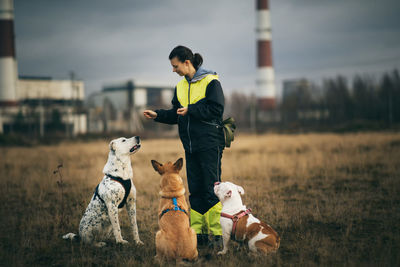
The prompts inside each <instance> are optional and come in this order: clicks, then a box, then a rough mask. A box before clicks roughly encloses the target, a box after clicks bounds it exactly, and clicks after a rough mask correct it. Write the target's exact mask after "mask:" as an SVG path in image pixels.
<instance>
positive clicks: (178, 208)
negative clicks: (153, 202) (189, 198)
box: [160, 197, 187, 219]
mask: <svg viewBox="0 0 400 267" xmlns="http://www.w3.org/2000/svg"><path fill="white" fill-rule="evenodd" d="M172 203H173V204H174V208H173V209H165V210H163V211H162V212H161V214H160V219H161V217H162V216H163V215H164V214H165V213H167V212H168V211H172V210H180V211H182V212H184V213H185V214H187V213H186V210H184V209H182V208H181V207H179V206H178V201H177V200H176V197H174V198H172Z"/></svg>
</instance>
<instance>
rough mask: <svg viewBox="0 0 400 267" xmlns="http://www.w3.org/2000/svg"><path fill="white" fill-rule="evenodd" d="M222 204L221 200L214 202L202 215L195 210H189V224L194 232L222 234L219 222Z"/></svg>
mask: <svg viewBox="0 0 400 267" xmlns="http://www.w3.org/2000/svg"><path fill="white" fill-rule="evenodd" d="M221 210H222V205H221V202H218V203H217V204H215V205H214V206H213V207H212V208H210V209H209V210H208V211H207V212H206V213H204V214H203V215H202V214H200V213H198V212H197V211H195V210H193V209H191V210H190V226H191V227H192V228H193V230H194V231H195V232H196V234H212V235H214V236H216V235H222V228H221V224H220V221H219V220H220V218H221Z"/></svg>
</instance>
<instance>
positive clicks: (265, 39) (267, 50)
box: [253, 0, 280, 122]
mask: <svg viewBox="0 0 400 267" xmlns="http://www.w3.org/2000/svg"><path fill="white" fill-rule="evenodd" d="M256 8H257V15H256V19H257V23H256V24H257V25H256V34H257V81H256V84H257V93H256V99H257V104H256V106H257V119H253V120H257V121H260V122H276V121H278V120H280V116H279V112H278V111H277V110H276V106H277V103H276V87H275V72H274V68H273V64H272V63H273V62H272V37H271V18H270V11H269V1H268V0H256Z"/></svg>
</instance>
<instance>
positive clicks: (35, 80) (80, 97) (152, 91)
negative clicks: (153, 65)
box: [0, 0, 174, 137]
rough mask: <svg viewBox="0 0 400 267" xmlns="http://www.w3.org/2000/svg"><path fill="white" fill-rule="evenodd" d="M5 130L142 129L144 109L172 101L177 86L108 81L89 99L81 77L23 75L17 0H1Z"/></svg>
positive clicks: (0, 94)
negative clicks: (20, 72)
mask: <svg viewBox="0 0 400 267" xmlns="http://www.w3.org/2000/svg"><path fill="white" fill-rule="evenodd" d="M0 40H1V41H0V134H9V133H23V134H27V135H29V136H31V137H45V136H47V135H48V134H49V133H52V134H54V133H58V134H61V135H62V136H67V137H74V136H77V135H79V134H86V133H89V132H91V133H103V132H127V131H129V132H135V131H141V130H143V121H142V119H141V117H142V116H141V115H140V114H139V113H141V112H142V111H143V110H144V109H145V108H147V107H148V108H160V107H166V106H169V105H170V103H171V99H172V97H173V90H174V89H173V88H172V87H156V86H148V85H138V86H137V85H135V84H134V83H133V82H132V81H127V82H121V83H118V84H114V85H108V86H105V87H104V88H103V90H102V91H101V92H98V93H94V94H92V95H90V96H89V97H88V99H86V101H85V88H84V83H83V81H81V80H77V79H75V74H74V73H72V72H71V73H70V77H69V79H65V80H56V79H52V78H51V77H37V76H19V75H18V66H17V57H16V52H15V37H14V5H13V0H0Z"/></svg>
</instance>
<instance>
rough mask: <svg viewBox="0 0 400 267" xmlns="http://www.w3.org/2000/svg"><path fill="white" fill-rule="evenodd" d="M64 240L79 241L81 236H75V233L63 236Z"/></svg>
mask: <svg viewBox="0 0 400 267" xmlns="http://www.w3.org/2000/svg"><path fill="white" fill-rule="evenodd" d="M62 238H63V239H65V240H71V241H79V240H80V237H79V235H77V234H74V233H68V234H66V235H63V236H62Z"/></svg>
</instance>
